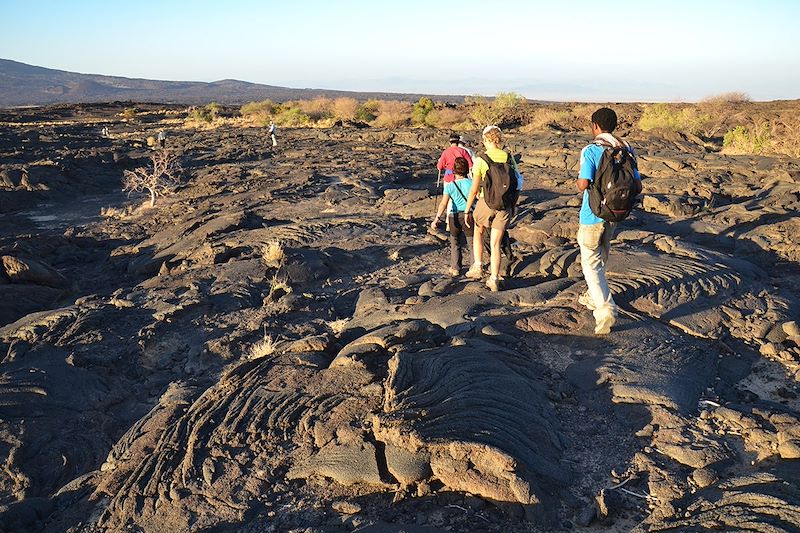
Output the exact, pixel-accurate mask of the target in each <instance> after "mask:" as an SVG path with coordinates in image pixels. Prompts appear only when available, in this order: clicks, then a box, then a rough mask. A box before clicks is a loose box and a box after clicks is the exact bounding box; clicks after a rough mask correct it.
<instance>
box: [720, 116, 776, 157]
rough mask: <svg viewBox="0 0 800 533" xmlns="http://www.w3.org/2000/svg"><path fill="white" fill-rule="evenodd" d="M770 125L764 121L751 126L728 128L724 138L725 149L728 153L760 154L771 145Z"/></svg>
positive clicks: (723, 145)
mask: <svg viewBox="0 0 800 533" xmlns="http://www.w3.org/2000/svg"><path fill="white" fill-rule="evenodd" d="M769 141H770V131H769V125H768V124H767V123H766V122H762V123H760V124H757V125H755V124H754V125H753V126H751V127H750V128H746V127H744V126H736V127H735V128H733V129H731V130H728V131H727V132H726V133H725V136H724V137H723V140H722V147H723V151H724V152H725V153H728V154H760V153H762V152H764V151H765V149H766V148H767V147H768V146H769Z"/></svg>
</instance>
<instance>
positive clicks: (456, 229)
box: [431, 157, 472, 276]
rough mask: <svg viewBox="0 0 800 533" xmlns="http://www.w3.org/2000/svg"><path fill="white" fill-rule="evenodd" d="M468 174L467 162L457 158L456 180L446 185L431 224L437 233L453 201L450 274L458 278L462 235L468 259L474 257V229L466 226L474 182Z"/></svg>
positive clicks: (454, 167)
mask: <svg viewBox="0 0 800 533" xmlns="http://www.w3.org/2000/svg"><path fill="white" fill-rule="evenodd" d="M468 173H469V163H467V160H466V159H465V158H463V157H457V158H456V159H455V162H454V163H453V174H455V179H454V180H453V181H451V182H450V183H445V184H444V195H443V196H442V201H441V202H440V203H439V207H438V209H437V210H436V217H435V218H434V219H433V221H432V222H431V229H432V230H434V231H436V225H437V224H438V223H439V220H440V219H441V217H442V215H443V214H444V211H445V210H446V209H448V204H449V203H450V201H451V200H452V204H450V211H449V212H448V214H447V218H448V225H449V228H450V268H449V269H448V273H449V274H450V275H451V276H458V275H459V274H460V273H461V244H460V242H459V241H462V240H464V239H462V238H461V236H462V234H463V235H464V236H465V237H466V241H467V257H472V228H471V227H469V226H467V225H466V224H464V215H465V213H464V210H465V209H466V208H467V195H468V194H469V190H470V188H471V187H472V180H471V179H469V178H467V174H468Z"/></svg>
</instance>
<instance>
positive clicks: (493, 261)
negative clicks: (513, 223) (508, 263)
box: [489, 228, 503, 279]
mask: <svg viewBox="0 0 800 533" xmlns="http://www.w3.org/2000/svg"><path fill="white" fill-rule="evenodd" d="M502 240H503V230H499V229H495V228H492V231H491V233H490V234H489V243H490V244H489V246H490V247H491V250H492V253H491V256H490V260H489V261H490V268H491V276H492V277H493V278H494V279H499V278H500V241H502Z"/></svg>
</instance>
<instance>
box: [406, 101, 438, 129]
mask: <svg viewBox="0 0 800 533" xmlns="http://www.w3.org/2000/svg"><path fill="white" fill-rule="evenodd" d="M433 105H434V104H433V100H431V99H430V98H428V97H427V96H423V97H422V98H420V99H419V101H417V103H416V104H414V109H413V110H412V111H411V123H412V124H415V125H421V124H426V123H427V120H426V119H427V118H428V115H429V114H430V113H431V111H433Z"/></svg>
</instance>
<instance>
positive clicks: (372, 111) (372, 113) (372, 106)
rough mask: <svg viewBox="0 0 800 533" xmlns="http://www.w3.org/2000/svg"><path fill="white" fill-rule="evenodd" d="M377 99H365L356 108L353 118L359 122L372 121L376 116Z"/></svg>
mask: <svg viewBox="0 0 800 533" xmlns="http://www.w3.org/2000/svg"><path fill="white" fill-rule="evenodd" d="M379 106H380V101H379V100H367V101H366V102H364V103H363V104H361V105H360V106H359V107H358V109H356V114H355V119H356V120H360V121H361V122H372V121H373V120H375V119H376V118H378V107H379Z"/></svg>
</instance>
